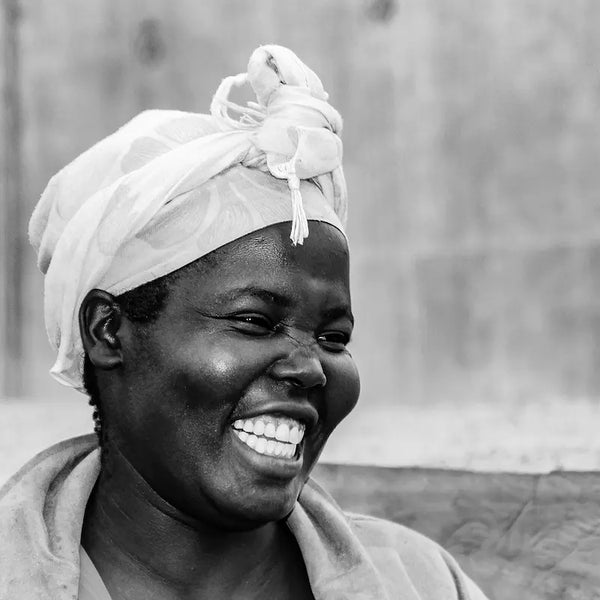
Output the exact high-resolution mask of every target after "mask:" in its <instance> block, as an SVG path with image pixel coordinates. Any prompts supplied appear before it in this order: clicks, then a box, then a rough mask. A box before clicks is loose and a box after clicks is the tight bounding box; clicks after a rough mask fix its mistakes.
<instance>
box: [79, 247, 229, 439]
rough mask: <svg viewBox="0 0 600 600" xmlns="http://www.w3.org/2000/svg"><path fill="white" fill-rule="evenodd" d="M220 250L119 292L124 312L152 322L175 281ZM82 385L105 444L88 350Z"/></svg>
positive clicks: (134, 318) (200, 267)
mask: <svg viewBox="0 0 600 600" xmlns="http://www.w3.org/2000/svg"><path fill="white" fill-rule="evenodd" d="M220 252H221V249H220V248H218V249H217V250H213V251H212V252H211V253H209V254H205V255H204V256H201V257H200V258H198V259H197V260H195V261H194V262H191V263H189V264H187V265H185V266H184V267H181V268H180V269H177V270H176V271H173V272H172V273H168V274H167V275H164V276H163V277H159V278H158V279H154V280H153V281H150V282H148V283H144V284H143V285H140V286H138V287H136V288H134V289H132V290H129V291H127V292H125V293H123V294H121V295H120V296H116V297H115V300H116V301H117V303H118V305H119V307H120V309H121V312H122V314H123V315H124V316H126V317H127V318H128V319H129V320H130V321H132V322H133V323H137V324H139V325H142V326H143V325H149V324H151V323H153V322H154V321H156V320H157V319H158V317H159V316H160V314H161V312H162V310H163V308H164V306H165V303H166V301H167V298H168V297H169V292H170V290H171V288H172V287H173V286H174V285H175V282H176V281H177V280H178V279H179V278H180V277H181V276H182V275H184V274H185V273H187V272H189V271H197V272H202V271H203V270H204V269H205V268H206V267H208V266H209V265H213V264H215V262H217V261H218V258H219V254H220ZM83 386H84V388H85V391H86V393H87V395H88V396H89V404H90V406H92V408H93V409H94V413H93V416H92V418H93V419H94V431H95V432H96V434H97V435H98V439H99V441H100V445H102V443H103V436H104V435H105V433H106V432H105V431H103V430H102V420H103V416H104V415H103V407H102V401H101V398H100V389H99V387H98V379H97V377H96V372H95V370H94V365H93V364H92V361H91V360H90V358H89V356H88V355H87V353H86V354H85V355H84V359H83Z"/></svg>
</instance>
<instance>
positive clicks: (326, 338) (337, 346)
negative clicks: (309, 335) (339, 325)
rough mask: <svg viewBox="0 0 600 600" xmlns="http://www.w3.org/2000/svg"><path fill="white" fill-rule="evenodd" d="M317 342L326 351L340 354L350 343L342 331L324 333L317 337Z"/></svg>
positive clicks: (347, 336)
mask: <svg viewBox="0 0 600 600" xmlns="http://www.w3.org/2000/svg"><path fill="white" fill-rule="evenodd" d="M317 341H318V342H319V344H321V346H323V347H324V348H325V349H327V350H330V351H332V352H341V351H342V350H344V349H345V348H346V346H347V345H348V343H349V342H350V336H349V335H348V334H347V333H344V332H343V331H326V332H325V333H322V334H320V335H319V336H318V337H317Z"/></svg>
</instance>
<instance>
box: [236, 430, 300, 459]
mask: <svg viewBox="0 0 600 600" xmlns="http://www.w3.org/2000/svg"><path fill="white" fill-rule="evenodd" d="M234 431H235V434H236V435H237V436H238V437H239V438H240V440H242V442H244V444H246V446H249V447H250V448H252V450H254V451H255V452H258V453H259V454H266V455H267V456H275V457H277V458H292V457H293V456H295V455H296V448H297V447H298V445H297V444H286V443H285V442H278V441H276V440H273V439H267V438H264V437H258V436H256V435H253V434H251V433H247V432H245V431H240V430H238V429H234Z"/></svg>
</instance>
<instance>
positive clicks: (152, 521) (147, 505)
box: [82, 448, 306, 600]
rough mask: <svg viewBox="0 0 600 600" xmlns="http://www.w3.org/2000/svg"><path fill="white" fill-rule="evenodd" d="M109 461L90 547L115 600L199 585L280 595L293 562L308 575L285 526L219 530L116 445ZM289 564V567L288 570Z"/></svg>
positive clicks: (92, 513)
mask: <svg viewBox="0 0 600 600" xmlns="http://www.w3.org/2000/svg"><path fill="white" fill-rule="evenodd" d="M105 462H106V464H105V465H103V469H102V471H101V474H100V477H99V478H98V482H97V484H96V486H95V488H94V491H93V493H92V495H91V497H90V500H89V502H88V505H87V508H86V513H85V518H84V524H83V532H82V545H83V547H84V549H85V550H86V552H87V553H88V555H89V556H90V558H91V559H92V561H93V562H94V564H95V566H96V568H97V569H98V571H99V573H100V575H101V577H102V579H103V580H104V582H105V585H106V587H107V589H108V591H109V593H111V595H112V596H113V600H121V599H123V600H126V599H128V598H134V597H136V598H139V597H144V598H148V599H151V598H154V597H156V598H161V599H168V598H181V597H195V596H196V593H195V592H199V591H202V592H203V595H204V594H207V593H208V592H210V593H208V595H207V596H205V597H213V598H218V597H219V596H223V597H229V598H235V597H238V595H239V597H240V598H241V597H244V598H252V597H253V596H254V593H256V596H257V597H258V596H261V595H264V594H266V593H271V595H272V591H273V589H278V588H279V587H281V585H282V584H285V577H286V576H287V577H288V578H289V575H290V572H289V571H290V568H291V571H293V572H294V573H296V575H298V576H299V577H300V578H302V576H304V577H306V573H305V571H304V566H303V561H302V557H301V555H300V551H299V549H298V547H297V545H296V544H295V540H294V539H293V537H292V535H291V533H290V532H289V530H288V529H287V527H285V526H284V525H283V524H280V523H268V524H265V525H262V526H260V527H256V528H254V529H251V530H247V531H224V530H218V529H216V528H214V527H212V526H211V525H210V524H209V523H202V522H199V521H197V520H194V519H190V518H189V517H187V516H186V515H184V514H182V513H180V512H179V511H178V510H177V509H176V508H174V507H173V506H171V505H170V504H168V503H167V502H166V501H165V500H163V499H162V498H160V497H159V496H158V495H157V494H156V493H155V492H154V491H153V490H152V489H151V488H150V486H149V485H148V484H147V483H146V481H145V480H144V479H143V478H142V477H141V476H140V475H139V473H137V471H136V470H135V469H134V467H133V466H132V465H131V464H130V463H129V462H128V461H127V460H126V459H125V457H124V456H123V455H122V454H120V453H119V452H118V451H116V450H113V448H111V450H110V453H109V456H108V457H107V460H106V461H105ZM286 562H287V565H288V567H289V568H288V569H285V568H282V567H285V565H286ZM286 571H288V573H287V575H285V572H286ZM282 574H283V578H282ZM292 575H293V573H292ZM244 590H245V591H244ZM250 593H252V595H250Z"/></svg>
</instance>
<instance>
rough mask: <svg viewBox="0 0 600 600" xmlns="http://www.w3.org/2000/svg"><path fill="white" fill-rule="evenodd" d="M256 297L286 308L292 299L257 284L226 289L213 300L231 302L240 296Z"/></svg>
mask: <svg viewBox="0 0 600 600" xmlns="http://www.w3.org/2000/svg"><path fill="white" fill-rule="evenodd" d="M248 297H250V298H258V299H259V300H262V301H263V302H267V303H269V304H275V305H277V306H281V307H283V308H286V307H288V306H290V305H291V304H292V300H291V299H290V298H288V297H287V296H283V295H282V294H279V293H277V292H274V291H272V290H267V289H265V288H262V287H258V286H244V287H239V288H233V289H231V290H227V291H225V292H222V293H220V294H217V295H216V296H215V300H218V301H220V302H221V301H222V302H233V301H235V300H239V299H240V298H248Z"/></svg>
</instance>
